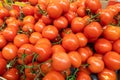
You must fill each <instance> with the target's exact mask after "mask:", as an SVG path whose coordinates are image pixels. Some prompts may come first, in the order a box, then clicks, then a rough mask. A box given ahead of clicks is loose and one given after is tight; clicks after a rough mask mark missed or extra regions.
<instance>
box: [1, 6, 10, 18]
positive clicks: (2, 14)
mask: <svg viewBox="0 0 120 80" xmlns="http://www.w3.org/2000/svg"><path fill="white" fill-rule="evenodd" d="M8 16H9V11H8V10H7V9H6V8H4V7H0V18H1V19H3V18H5V17H8Z"/></svg>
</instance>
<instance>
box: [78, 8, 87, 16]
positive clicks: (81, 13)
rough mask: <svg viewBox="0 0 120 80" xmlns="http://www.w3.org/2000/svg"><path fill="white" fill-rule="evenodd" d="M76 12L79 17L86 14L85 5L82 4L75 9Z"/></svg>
mask: <svg viewBox="0 0 120 80" xmlns="http://www.w3.org/2000/svg"><path fill="white" fill-rule="evenodd" d="M77 14H78V16H79V17H84V16H85V15H86V12H85V7H84V6H80V7H79V8H78V9H77Z"/></svg>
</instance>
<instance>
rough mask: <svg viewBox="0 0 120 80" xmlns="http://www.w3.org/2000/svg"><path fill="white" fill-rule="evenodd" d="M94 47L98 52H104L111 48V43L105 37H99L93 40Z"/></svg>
mask: <svg viewBox="0 0 120 80" xmlns="http://www.w3.org/2000/svg"><path fill="white" fill-rule="evenodd" d="M94 49H95V50H96V52H98V53H100V54H105V53H106V52H108V51H111V50H112V44H111V42H110V41H109V40H107V39H105V38H100V39H98V40H97V41H96V42H95V45H94Z"/></svg>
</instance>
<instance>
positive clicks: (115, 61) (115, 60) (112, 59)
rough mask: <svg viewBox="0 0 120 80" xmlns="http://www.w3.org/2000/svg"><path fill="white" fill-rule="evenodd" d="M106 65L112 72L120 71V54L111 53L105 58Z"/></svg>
mask: <svg viewBox="0 0 120 80" xmlns="http://www.w3.org/2000/svg"><path fill="white" fill-rule="evenodd" d="M103 60H104V63H105V65H106V67H107V68H109V69H111V70H119V69H120V54H119V53H117V52H114V51H109V52H107V53H106V54H105V55H104V56H103Z"/></svg>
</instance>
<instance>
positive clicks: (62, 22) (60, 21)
mask: <svg viewBox="0 0 120 80" xmlns="http://www.w3.org/2000/svg"><path fill="white" fill-rule="evenodd" d="M53 25H54V26H55V27H56V28H57V29H58V30H60V29H63V28H67V27H68V21H67V19H66V18H65V17H64V16H61V17H59V18H57V19H55V20H54V21H53Z"/></svg>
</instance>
